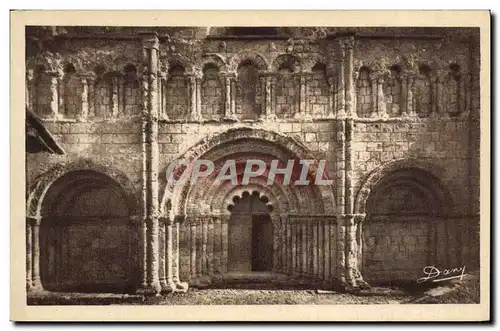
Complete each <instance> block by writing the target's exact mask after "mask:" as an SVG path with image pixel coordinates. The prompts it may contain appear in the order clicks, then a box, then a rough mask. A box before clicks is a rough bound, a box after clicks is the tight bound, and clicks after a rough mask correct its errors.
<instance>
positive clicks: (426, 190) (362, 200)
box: [356, 160, 458, 283]
mask: <svg viewBox="0 0 500 331" xmlns="http://www.w3.org/2000/svg"><path fill="white" fill-rule="evenodd" d="M439 178H440V177H439V170H438V169H437V168H436V167H434V166H433V165H430V164H427V163H424V162H420V163H418V162H412V160H409V161H408V160H407V161H406V162H404V161H399V162H393V163H392V164H390V165H388V166H385V167H383V168H382V169H378V170H377V171H375V172H374V173H372V174H371V175H370V176H369V178H368V180H367V181H366V182H365V185H364V187H363V188H362V189H361V191H360V193H359V194H358V199H357V201H356V210H357V212H363V213H365V214H366V216H365V220H364V222H363V223H362V224H361V223H360V224H358V235H359V237H358V241H359V242H360V247H361V248H360V251H361V252H362V254H361V256H359V258H360V260H361V261H360V265H361V271H362V274H363V278H364V279H365V280H366V281H368V282H371V283H390V282H399V281H402V282H415V281H416V280H417V279H418V278H419V277H421V276H422V269H423V268H424V267H425V266H427V265H440V264H441V263H445V261H446V259H443V257H444V256H446V255H449V254H450V252H452V251H455V250H456V248H457V247H456V246H457V243H456V242H453V241H450V240H448V238H449V237H450V233H451V232H454V235H453V236H455V237H456V236H457V234H458V232H457V230H458V227H456V226H454V225H453V224H452V223H450V221H449V219H450V216H451V215H452V206H453V204H452V200H451V196H450V194H449V191H448V189H447V188H446V187H445V186H444V185H443V183H442V182H441V180H440V179H439ZM361 225H363V227H362V228H361Z"/></svg>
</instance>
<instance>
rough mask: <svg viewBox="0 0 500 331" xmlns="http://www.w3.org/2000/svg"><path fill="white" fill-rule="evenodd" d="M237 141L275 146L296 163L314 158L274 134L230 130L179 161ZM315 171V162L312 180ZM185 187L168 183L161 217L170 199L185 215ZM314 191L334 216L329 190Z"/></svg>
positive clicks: (204, 141) (321, 187) (176, 210)
mask: <svg viewBox="0 0 500 331" xmlns="http://www.w3.org/2000/svg"><path fill="white" fill-rule="evenodd" d="M238 139H254V140H263V141H267V142H272V143H273V144H275V145H276V146H279V147H280V148H281V149H282V150H283V151H286V152H287V153H289V158H293V157H297V158H299V159H309V160H315V157H314V156H313V155H312V154H311V152H310V151H309V150H308V149H307V148H306V147H305V146H304V145H303V144H302V143H300V142H299V141H297V140H295V139H293V138H291V137H288V136H285V135H283V134H280V133H277V132H273V131H267V130H262V129H252V128H235V129H230V130H228V131H225V132H224V133H221V134H219V135H217V136H215V137H211V138H205V139H202V140H201V141H200V142H199V143H197V144H196V145H195V146H194V147H193V148H191V149H190V150H189V151H187V152H186V153H184V154H183V155H182V156H180V157H179V158H178V160H187V161H188V162H192V161H194V160H197V159H199V158H200V157H201V156H203V155H205V153H206V152H208V151H209V150H211V149H212V148H214V147H216V146H222V145H225V146H230V145H231V143H232V142H234V141H235V140H238ZM317 170H318V164H317V163H316V162H315V163H313V164H311V166H310V167H309V173H310V174H311V175H312V176H313V177H314V176H315V175H316V172H317ZM188 186H189V183H187V185H184V186H175V185H174V184H173V183H170V182H169V183H167V185H166V188H165V192H164V194H163V199H162V204H161V206H160V208H161V210H162V213H164V212H165V205H166V203H167V201H168V200H171V199H173V208H172V212H173V213H176V214H181V215H182V214H184V213H185V207H186V206H185V203H186V198H187V194H188V191H189V187H188ZM316 187H317V188H318V191H319V195H320V196H321V199H322V201H323V202H324V212H325V213H335V210H336V208H335V198H334V195H333V190H332V188H331V187H329V186H325V185H318V186H316ZM174 191H175V192H174ZM170 216H171V215H170Z"/></svg>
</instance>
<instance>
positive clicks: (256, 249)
mask: <svg viewBox="0 0 500 331" xmlns="http://www.w3.org/2000/svg"><path fill="white" fill-rule="evenodd" d="M272 265H273V225H272V222H271V217H270V216H269V214H264V215H252V271H271V269H272Z"/></svg>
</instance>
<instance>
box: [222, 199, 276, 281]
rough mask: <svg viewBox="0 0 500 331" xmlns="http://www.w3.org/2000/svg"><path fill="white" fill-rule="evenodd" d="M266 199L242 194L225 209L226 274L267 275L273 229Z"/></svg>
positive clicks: (271, 261) (269, 208) (270, 259)
mask: <svg viewBox="0 0 500 331" xmlns="http://www.w3.org/2000/svg"><path fill="white" fill-rule="evenodd" d="M268 201H269V199H268V198H267V197H266V196H265V195H263V196H260V193H259V192H257V191H253V192H252V194H250V193H249V192H248V191H243V193H242V195H241V197H240V196H237V195H236V196H234V197H233V202H234V204H231V205H229V206H228V209H229V211H230V212H231V217H230V219H229V228H228V243H229V245H228V272H232V273H249V272H254V271H271V269H272V266H273V255H272V253H273V226H272V221H271V216H270V215H269V212H270V211H272V206H271V205H269V204H267V202H268Z"/></svg>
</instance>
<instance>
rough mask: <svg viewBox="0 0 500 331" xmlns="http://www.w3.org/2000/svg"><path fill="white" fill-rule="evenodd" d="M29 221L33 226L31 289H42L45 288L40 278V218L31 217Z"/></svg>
mask: <svg viewBox="0 0 500 331" xmlns="http://www.w3.org/2000/svg"><path fill="white" fill-rule="evenodd" d="M27 221H28V224H29V225H30V226H31V235H32V238H31V244H32V256H31V281H32V283H31V286H32V287H31V290H32V291H41V290H43V287H42V282H41V279H40V219H38V218H29V219H28V220H27Z"/></svg>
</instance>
